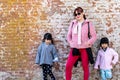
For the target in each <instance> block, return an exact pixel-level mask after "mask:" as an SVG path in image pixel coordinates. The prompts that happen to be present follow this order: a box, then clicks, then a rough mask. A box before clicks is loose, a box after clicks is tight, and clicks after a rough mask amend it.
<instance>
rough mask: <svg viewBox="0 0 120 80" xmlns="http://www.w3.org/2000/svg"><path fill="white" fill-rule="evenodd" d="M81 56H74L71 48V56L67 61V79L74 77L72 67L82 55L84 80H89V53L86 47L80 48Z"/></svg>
mask: <svg viewBox="0 0 120 80" xmlns="http://www.w3.org/2000/svg"><path fill="white" fill-rule="evenodd" d="M79 52H80V56H73V55H72V49H71V50H70V53H69V57H68V60H67V63H66V72H65V74H66V80H71V77H72V68H73V66H74V63H75V62H76V60H77V59H78V58H79V57H80V58H81V61H82V67H83V71H84V80H88V78H89V62H88V55H87V52H86V49H79Z"/></svg>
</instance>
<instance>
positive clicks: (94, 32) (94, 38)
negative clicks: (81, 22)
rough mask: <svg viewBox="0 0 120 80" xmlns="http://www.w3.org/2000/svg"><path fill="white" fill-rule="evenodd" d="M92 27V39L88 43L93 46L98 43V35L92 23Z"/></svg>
mask: <svg viewBox="0 0 120 80" xmlns="http://www.w3.org/2000/svg"><path fill="white" fill-rule="evenodd" d="M89 26H90V35H91V38H90V39H89V41H88V43H90V44H91V45H92V44H93V43H94V42H95V41H96V39H97V34H96V30H95V27H94V26H93V25H92V23H91V22H90V23H89Z"/></svg>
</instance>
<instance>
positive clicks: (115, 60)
mask: <svg viewBox="0 0 120 80" xmlns="http://www.w3.org/2000/svg"><path fill="white" fill-rule="evenodd" d="M112 53H113V56H114V58H113V60H112V63H113V64H116V63H117V62H118V53H117V52H115V51H114V50H112Z"/></svg>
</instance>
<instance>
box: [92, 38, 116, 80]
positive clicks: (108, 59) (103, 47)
mask: <svg viewBox="0 0 120 80" xmlns="http://www.w3.org/2000/svg"><path fill="white" fill-rule="evenodd" d="M117 62H118V53H117V52H115V51H114V50H113V49H112V48H109V40H108V38H107V37H103V38H102V39H101V41H100V50H99V51H98V55H97V59H96V62H95V66H94V68H95V69H98V68H100V75H101V78H102V80H107V79H108V78H112V72H111V69H112V66H114V65H115V64H116V63H117Z"/></svg>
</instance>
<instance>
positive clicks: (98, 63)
mask: <svg viewBox="0 0 120 80" xmlns="http://www.w3.org/2000/svg"><path fill="white" fill-rule="evenodd" d="M99 65H100V52H98V54H97V59H96V61H95V65H94V68H95V69H98V66H99Z"/></svg>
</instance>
